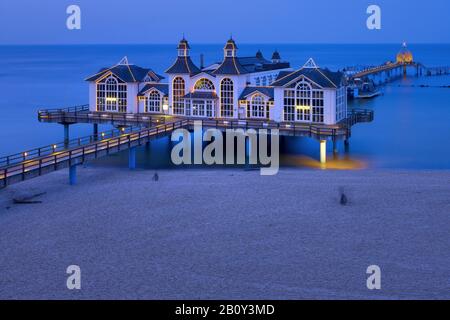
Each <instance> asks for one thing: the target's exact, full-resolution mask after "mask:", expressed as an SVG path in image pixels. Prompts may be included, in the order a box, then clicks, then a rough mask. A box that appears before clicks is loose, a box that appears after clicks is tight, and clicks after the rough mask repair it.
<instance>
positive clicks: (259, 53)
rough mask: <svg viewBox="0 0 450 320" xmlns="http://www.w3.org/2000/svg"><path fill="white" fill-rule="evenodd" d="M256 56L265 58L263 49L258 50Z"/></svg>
mask: <svg viewBox="0 0 450 320" xmlns="http://www.w3.org/2000/svg"><path fill="white" fill-rule="evenodd" d="M256 58H258V59H263V58H264V56H263V54H262V52H261V50H258V52H256Z"/></svg>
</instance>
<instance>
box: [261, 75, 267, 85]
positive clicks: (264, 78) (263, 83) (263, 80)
mask: <svg viewBox="0 0 450 320" xmlns="http://www.w3.org/2000/svg"><path fill="white" fill-rule="evenodd" d="M262 86H267V78H266V76H264V77H262Z"/></svg>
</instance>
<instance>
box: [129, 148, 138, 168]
mask: <svg viewBox="0 0 450 320" xmlns="http://www.w3.org/2000/svg"><path fill="white" fill-rule="evenodd" d="M128 168H129V169H130V170H134V169H136V147H132V148H130V149H128Z"/></svg>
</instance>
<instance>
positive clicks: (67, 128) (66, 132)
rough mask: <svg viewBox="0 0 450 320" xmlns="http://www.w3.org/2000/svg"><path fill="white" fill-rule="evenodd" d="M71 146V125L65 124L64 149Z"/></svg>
mask: <svg viewBox="0 0 450 320" xmlns="http://www.w3.org/2000/svg"><path fill="white" fill-rule="evenodd" d="M68 146H69V125H68V124H67V123H65V124H64V147H66V148H67V147H68Z"/></svg>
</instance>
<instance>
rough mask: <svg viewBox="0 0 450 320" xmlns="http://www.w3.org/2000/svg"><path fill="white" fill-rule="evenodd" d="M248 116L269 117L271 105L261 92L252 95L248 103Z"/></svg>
mask: <svg viewBox="0 0 450 320" xmlns="http://www.w3.org/2000/svg"><path fill="white" fill-rule="evenodd" d="M247 106H248V109H247V116H248V117H252V118H268V111H269V106H268V104H266V102H265V100H264V97H263V96H262V95H260V94H255V95H254V96H252V98H251V100H250V102H249V103H248V104H247Z"/></svg>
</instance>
